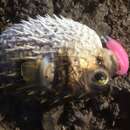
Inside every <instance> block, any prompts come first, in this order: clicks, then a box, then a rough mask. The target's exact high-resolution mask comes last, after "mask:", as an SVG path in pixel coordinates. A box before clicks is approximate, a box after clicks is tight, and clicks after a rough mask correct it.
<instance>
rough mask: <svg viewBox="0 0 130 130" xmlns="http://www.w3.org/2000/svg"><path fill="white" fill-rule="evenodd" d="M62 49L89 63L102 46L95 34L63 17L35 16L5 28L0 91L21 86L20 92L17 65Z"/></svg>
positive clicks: (0, 45) (0, 52) (0, 46)
mask: <svg viewBox="0 0 130 130" xmlns="http://www.w3.org/2000/svg"><path fill="white" fill-rule="evenodd" d="M64 47H65V48H72V49H74V51H75V53H76V55H78V54H80V53H81V52H84V51H85V52H86V57H87V58H88V59H89V57H90V55H91V56H95V55H96V54H97V51H98V50H99V49H100V48H102V44H101V41H100V38H99V36H98V35H97V34H96V32H95V31H94V30H92V29H90V28H89V27H87V26H86V25H83V24H81V23H79V22H76V21H74V20H72V19H67V18H64V17H63V16H60V17H57V16H56V15H53V16H52V17H51V16H48V15H46V16H45V17H42V16H37V18H36V19H32V18H28V21H24V20H23V21H21V23H19V24H14V25H12V26H11V27H8V28H7V29H6V30H5V31H3V32H2V34H1V35H0V84H1V85H0V88H4V87H9V86H11V87H12V86H13V87H15V88H17V87H19V86H20V87H19V88H21V89H22V86H23V84H24V81H23V78H22V77H21V75H20V71H21V70H20V69H21V68H20V64H21V63H22V62H23V61H25V60H29V59H31V60H32V59H34V60H35V59H37V58H38V57H44V56H46V55H48V53H49V54H50V53H55V52H57V51H58V50H59V49H60V48H64ZM74 55H75V54H74ZM90 60H91V59H89V60H88V62H90ZM30 87H32V86H29V87H27V88H30ZM23 88H26V85H25V84H24V87H23Z"/></svg>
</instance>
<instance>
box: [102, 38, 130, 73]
mask: <svg viewBox="0 0 130 130" xmlns="http://www.w3.org/2000/svg"><path fill="white" fill-rule="evenodd" d="M101 41H102V43H103V47H106V48H107V49H109V50H110V51H111V52H112V53H113V54H114V56H115V57H116V64H117V69H116V70H117V71H116V74H117V75H126V74H127V72H128V69H129V59H128V54H127V52H126V50H125V49H124V48H123V46H122V45H121V43H120V42H119V41H117V40H115V39H113V38H111V37H109V36H106V37H104V36H101Z"/></svg>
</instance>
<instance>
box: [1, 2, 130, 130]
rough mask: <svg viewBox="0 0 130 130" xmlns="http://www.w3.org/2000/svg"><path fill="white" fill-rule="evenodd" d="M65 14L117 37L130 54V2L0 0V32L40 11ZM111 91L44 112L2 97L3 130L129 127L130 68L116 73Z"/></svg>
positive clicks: (111, 129)
mask: <svg viewBox="0 0 130 130" xmlns="http://www.w3.org/2000/svg"><path fill="white" fill-rule="evenodd" d="M46 13H48V14H49V15H52V14H53V13H55V14H56V15H63V16H65V17H69V18H73V19H74V20H77V21H79V22H81V23H84V24H86V25H88V26H90V27H91V28H93V29H94V30H96V31H97V32H98V34H99V35H111V36H112V37H114V38H116V39H119V40H120V41H121V42H122V44H123V46H124V47H125V48H126V50H127V51H128V53H129V56H130V36H129V35H130V1H129V0H1V1H0V31H2V30H4V29H5V28H6V27H7V26H9V25H11V24H14V23H18V22H20V20H21V19H27V17H28V16H31V17H35V16H36V15H37V14H39V15H42V16H43V15H45V14H46ZM108 86H109V87H110V88H111V90H110V93H107V94H106V93H105V94H104V95H102V96H97V97H92V98H91V99H88V98H87V97H83V98H80V99H78V98H74V99H73V101H71V102H67V103H64V104H62V105H59V106H57V107H56V108H54V109H51V110H49V111H48V112H46V113H44V112H43V109H45V108H42V107H41V106H40V105H39V103H37V102H35V101H32V102H31V101H29V102H28V101H26V102H25V101H23V99H19V100H16V99H17V97H16V96H15V95H13V96H12V95H10V96H8V97H6V96H4V97H1V98H0V112H1V113H2V114H1V116H0V130H11V129H13V130H14V129H15V130H19V129H21V130H42V129H43V128H44V130H61V129H63V130H130V123H129V122H130V72H128V74H127V75H126V76H124V77H115V78H114V79H113V80H111V82H110V83H109V85H108Z"/></svg>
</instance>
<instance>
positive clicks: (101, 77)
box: [93, 71, 109, 86]
mask: <svg viewBox="0 0 130 130" xmlns="http://www.w3.org/2000/svg"><path fill="white" fill-rule="evenodd" d="M108 81H109V76H108V74H107V73H106V72H104V71H98V72H95V73H94V75H93V82H94V84H96V85H99V86H105V85H106V84H107V83H108Z"/></svg>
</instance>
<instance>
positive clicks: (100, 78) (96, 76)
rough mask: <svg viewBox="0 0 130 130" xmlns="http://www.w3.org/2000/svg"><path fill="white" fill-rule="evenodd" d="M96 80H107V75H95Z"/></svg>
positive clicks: (99, 73)
mask: <svg viewBox="0 0 130 130" xmlns="http://www.w3.org/2000/svg"><path fill="white" fill-rule="evenodd" d="M94 78H95V80H96V81H98V80H105V79H106V75H105V74H104V73H102V72H98V73H96V74H95V76H94Z"/></svg>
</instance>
